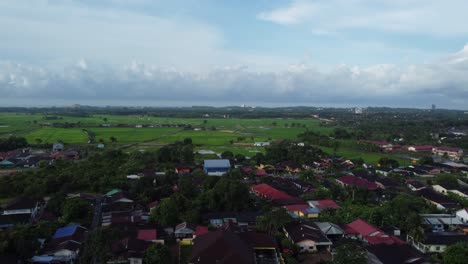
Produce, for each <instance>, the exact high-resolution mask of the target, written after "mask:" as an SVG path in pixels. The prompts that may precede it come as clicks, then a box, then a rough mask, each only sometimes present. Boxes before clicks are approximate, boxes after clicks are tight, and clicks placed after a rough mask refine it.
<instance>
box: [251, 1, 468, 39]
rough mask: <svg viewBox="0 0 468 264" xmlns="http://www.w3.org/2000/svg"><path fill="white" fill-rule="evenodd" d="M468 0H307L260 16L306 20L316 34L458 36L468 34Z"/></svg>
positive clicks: (293, 21)
mask: <svg viewBox="0 0 468 264" xmlns="http://www.w3.org/2000/svg"><path fill="white" fill-rule="evenodd" d="M467 9H468V1H465V0H448V1H439V0H380V1H375V0H314V1H312V0H304V1H295V2H292V3H291V4H290V5H287V6H284V7H282V8H278V9H274V10H271V11H264V12H260V13H259V14H258V15H257V18H258V19H261V20H267V21H271V22H274V23H278V24H298V23H303V24H305V25H307V26H309V27H310V28H311V32H313V33H317V32H318V33H322V32H325V33H327V34H330V33H333V32H336V31H341V30H343V31H345V30H349V29H375V30H382V31H394V32H406V33H423V34H436V35H457V34H466V33H468V27H466V26H465V25H466V24H467V23H468V16H466V12H465V10H467Z"/></svg>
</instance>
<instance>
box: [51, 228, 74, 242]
mask: <svg viewBox="0 0 468 264" xmlns="http://www.w3.org/2000/svg"><path fill="white" fill-rule="evenodd" d="M78 227H79V225H70V226H66V227H62V228H59V229H57V231H55V234H54V236H53V237H52V238H53V239H55V238H62V237H68V236H72V235H73V234H74V233H75V232H76V229H77V228H78Z"/></svg>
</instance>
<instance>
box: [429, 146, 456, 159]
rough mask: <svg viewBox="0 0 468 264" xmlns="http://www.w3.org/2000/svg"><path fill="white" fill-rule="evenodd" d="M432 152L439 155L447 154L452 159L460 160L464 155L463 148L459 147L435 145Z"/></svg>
mask: <svg viewBox="0 0 468 264" xmlns="http://www.w3.org/2000/svg"><path fill="white" fill-rule="evenodd" d="M432 153H434V154H435V155H438V156H447V157H448V158H449V159H451V160H460V159H461V158H462V157H463V150H462V149H461V148H457V147H443V146H441V147H434V148H433V150H432Z"/></svg>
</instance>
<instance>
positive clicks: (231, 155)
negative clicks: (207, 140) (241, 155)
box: [221, 150, 234, 159]
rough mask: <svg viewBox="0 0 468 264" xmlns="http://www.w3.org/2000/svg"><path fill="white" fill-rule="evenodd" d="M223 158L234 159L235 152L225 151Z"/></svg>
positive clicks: (222, 154)
mask: <svg viewBox="0 0 468 264" xmlns="http://www.w3.org/2000/svg"><path fill="white" fill-rule="evenodd" d="M221 158H223V159H234V154H233V153H232V152H231V151H229V150H226V151H224V152H223V153H221Z"/></svg>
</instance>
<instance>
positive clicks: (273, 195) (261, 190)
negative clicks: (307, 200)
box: [250, 183, 293, 200]
mask: <svg viewBox="0 0 468 264" xmlns="http://www.w3.org/2000/svg"><path fill="white" fill-rule="evenodd" d="M250 189H251V190H252V191H254V192H255V193H256V194H257V195H260V196H263V197H265V198H268V199H270V200H279V199H292V198H293V197H292V196H290V195H288V194H287V193H285V192H282V191H279V190H277V189H275V188H273V187H271V186H270V185H268V184H265V183H262V184H258V185H254V186H252V187H250Z"/></svg>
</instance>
